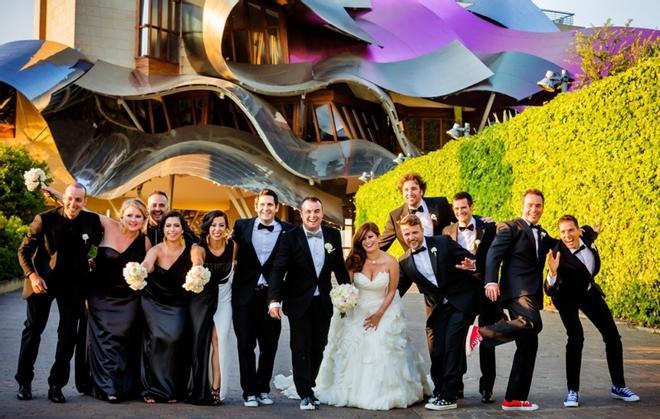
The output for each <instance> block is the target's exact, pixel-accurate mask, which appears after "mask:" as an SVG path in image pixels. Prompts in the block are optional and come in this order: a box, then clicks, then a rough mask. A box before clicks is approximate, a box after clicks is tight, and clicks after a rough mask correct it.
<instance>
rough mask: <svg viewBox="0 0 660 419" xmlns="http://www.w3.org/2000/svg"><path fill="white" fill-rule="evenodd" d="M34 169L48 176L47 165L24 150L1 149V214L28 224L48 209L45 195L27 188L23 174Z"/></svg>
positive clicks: (13, 148)
mask: <svg viewBox="0 0 660 419" xmlns="http://www.w3.org/2000/svg"><path fill="white" fill-rule="evenodd" d="M34 167H39V168H41V169H43V170H44V171H45V172H46V174H48V167H47V165H46V163H45V162H37V161H35V160H33V159H32V158H31V157H30V155H29V154H28V153H27V152H26V151H25V150H24V149H22V148H18V147H0V212H3V213H5V214H7V215H15V216H17V217H19V218H20V219H21V220H23V223H26V224H27V223H30V222H31V221H32V219H33V218H34V216H35V215H37V214H38V213H39V212H41V211H43V210H44V208H45V207H46V203H45V200H44V197H43V194H41V193H39V192H38V191H34V192H30V191H28V190H27V188H26V187H25V180H24V179H23V173H25V172H26V171H28V170H30V169H32V168H34Z"/></svg>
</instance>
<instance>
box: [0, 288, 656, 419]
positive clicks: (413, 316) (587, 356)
mask: <svg viewBox="0 0 660 419" xmlns="http://www.w3.org/2000/svg"><path fill="white" fill-rule="evenodd" d="M403 301H404V304H405V308H406V313H407V318H408V326H409V328H410V333H411V335H412V337H413V340H414V344H415V346H416V347H417V348H418V350H420V351H422V353H424V355H425V357H426V359H427V363H428V354H427V353H426V349H425V347H426V343H425V338H424V332H423V325H424V314H423V300H422V297H421V296H420V295H419V294H409V295H406V297H405V298H404V300H403ZM0 313H2V318H3V320H2V322H1V323H0V361H1V362H0V417H12V418H14V417H68V418H72V417H104V418H105V417H117V416H121V417H141V416H149V417H175V416H176V417H212V416H225V417H239V416H242V417H245V418H253V417H255V418H256V417H264V418H278V417H294V416H296V417H297V416H299V415H300V416H302V415H304V416H307V417H310V418H312V417H332V418H346V417H351V418H353V417H392V418H403V417H405V418H417V417H437V416H443V417H460V418H472V417H475V418H476V417H489V416H501V415H504V414H505V413H504V412H502V411H501V410H500V408H499V405H498V404H493V405H482V404H481V403H480V402H479V400H480V399H479V394H478V392H477V388H478V374H479V366H478V356H476V354H475V355H473V356H472V357H470V359H469V367H468V374H467V375H466V376H465V389H466V391H465V395H466V398H465V399H464V400H461V401H459V409H457V410H454V411H449V412H444V413H438V412H430V411H427V410H425V409H424V406H423V403H418V404H417V405H415V406H413V407H411V408H409V409H397V410H393V411H389V412H370V411H363V410H358V409H349V408H334V407H329V406H323V407H322V408H321V409H320V410H318V411H316V412H300V410H298V403H297V402H296V401H293V400H288V399H285V398H283V397H282V396H280V395H279V394H277V393H275V392H274V393H272V396H273V398H274V400H275V405H273V406H269V407H259V408H256V409H249V408H245V407H243V405H242V399H241V391H240V387H239V384H238V365H237V363H238V361H237V357H236V352H235V344H234V343H232V345H231V347H232V350H233V353H232V358H233V359H234V360H235V362H236V365H235V366H234V367H233V368H232V373H231V375H230V376H229V377H227V379H228V380H230V383H231V390H230V392H229V394H228V397H227V399H226V400H225V404H224V405H223V406H220V407H200V406H191V405H186V404H183V403H179V404H176V405H167V404H158V405H152V406H148V405H146V404H145V403H143V402H141V401H132V402H126V403H122V404H119V405H111V404H108V403H105V402H102V401H98V400H95V399H93V398H91V397H86V396H80V395H78V394H77V393H76V391H75V389H74V388H73V386H72V385H71V384H69V385H68V386H67V387H66V388H65V389H64V394H65V396H66V397H67V400H68V401H67V403H66V404H63V405H56V404H53V403H51V402H49V401H48V399H47V398H46V391H47V384H46V378H47V375H48V371H49V369H50V364H51V362H52V359H53V356H54V345H55V336H56V324H57V309H56V306H55V304H54V305H53V310H52V312H51V319H50V322H49V324H48V327H47V329H46V332H45V333H44V336H43V339H42V342H41V351H40V354H39V358H38V359H37V364H36V377H35V380H34V382H33V395H34V400H32V401H29V402H23V401H19V400H17V399H16V396H15V391H16V389H17V386H16V383H15V382H14V379H13V376H14V374H15V372H16V371H15V368H16V361H17V353H18V349H19V344H20V335H21V330H22V327H23V321H24V320H25V303H24V302H23V300H22V299H21V297H20V294H19V293H17V292H14V293H10V294H5V295H0ZM543 322H544V330H543V332H542V333H541V336H540V345H539V356H538V358H537V362H536V374H535V376H534V381H533V384H532V392H531V395H530V398H531V399H532V400H533V401H534V402H536V403H538V404H539V405H540V406H541V409H540V410H539V411H537V412H535V413H534V417H548V418H550V417H552V418H557V417H580V418H610V417H611V418H615V417H616V418H622V417H625V418H632V417H653V416H655V417H660V335H654V334H651V333H649V332H645V331H639V330H636V329H632V328H629V327H627V326H626V325H625V324H619V332H620V333H621V335H622V337H623V345H624V356H625V372H626V380H627V383H628V385H629V386H630V387H631V388H632V389H634V390H635V391H636V392H637V393H638V394H639V395H640V397H641V399H642V400H641V402H639V403H624V402H622V401H618V400H613V399H611V398H610V396H609V386H610V379H609V374H608V371H607V364H606V361H605V349H604V345H603V343H602V340H601V338H600V335H599V334H598V332H597V331H596V329H595V328H594V327H593V326H592V325H591V324H590V323H588V322H587V323H585V324H584V329H585V335H586V338H585V346H584V354H583V365H582V391H581V399H582V406H581V407H580V408H578V409H565V408H564V407H563V405H562V398H563V396H564V391H565V379H564V345H565V342H566V338H565V335H564V331H563V326H562V324H561V321H560V320H559V316H558V315H557V314H556V313H553V312H543ZM288 341H289V329H288V324H287V323H286V321H285V322H284V324H283V328H282V336H281V339H280V348H279V353H278V355H277V360H276V364H275V373H276V374H277V373H284V374H288V373H289V371H290V368H291V362H290V351H289V345H288ZM513 350H514V345H513V344H507V345H503V346H500V347H498V349H497V359H498V365H497V372H498V378H497V381H496V383H495V396H496V397H497V399H498V400H501V399H502V397H503V394H504V390H505V386H506V382H507V377H508V372H509V368H510V366H511V360H512V355H513ZM382 367H383V368H387V365H383V366H382ZM509 415H510V416H518V417H524V416H530V415H529V414H527V413H511V414H509Z"/></svg>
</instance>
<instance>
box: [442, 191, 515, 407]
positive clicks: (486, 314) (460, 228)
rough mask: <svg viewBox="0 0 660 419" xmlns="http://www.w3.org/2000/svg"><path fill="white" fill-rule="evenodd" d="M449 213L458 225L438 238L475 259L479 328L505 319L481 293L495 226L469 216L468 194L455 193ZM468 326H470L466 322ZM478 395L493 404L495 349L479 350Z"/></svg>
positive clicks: (497, 304) (469, 201) (470, 200)
mask: <svg viewBox="0 0 660 419" xmlns="http://www.w3.org/2000/svg"><path fill="white" fill-rule="evenodd" d="M452 209H453V210H454V215H455V216H456V219H458V222H456V223H454V224H451V225H449V226H447V227H445V228H444V230H442V234H444V235H446V236H449V237H451V238H452V239H453V240H455V241H456V242H457V243H458V244H460V245H461V247H462V248H464V249H465V250H467V251H468V252H470V253H472V254H473V255H474V256H475V257H476V258H477V269H476V271H475V272H474V274H473V275H474V277H475V279H477V281H475V292H476V293H477V297H478V298H477V305H478V314H479V326H486V325H489V324H493V323H496V322H498V321H500V320H502V319H506V315H505V314H504V312H503V311H502V308H501V307H500V306H499V303H498V302H493V301H490V300H489V299H488V298H486V295H485V294H484V292H483V289H482V288H483V285H482V284H483V276H484V271H485V269H486V254H487V253H488V249H489V248H490V245H491V243H492V242H493V239H494V238H495V231H496V230H495V228H496V226H495V223H493V222H487V221H484V220H482V219H481V217H477V216H475V215H473V212H474V202H473V200H472V195H470V194H469V193H468V192H459V193H457V194H456V195H454V197H453V199H452ZM470 323H472V322H470ZM462 363H463V370H462V372H463V374H465V373H466V372H467V362H466V359H465V358H464V359H463V362H462ZM479 366H480V367H481V378H480V379H479V393H480V394H481V402H482V403H493V402H494V401H495V399H494V398H493V385H494V384H495V375H496V374H495V373H496V368H495V348H486V347H482V348H480V350H479Z"/></svg>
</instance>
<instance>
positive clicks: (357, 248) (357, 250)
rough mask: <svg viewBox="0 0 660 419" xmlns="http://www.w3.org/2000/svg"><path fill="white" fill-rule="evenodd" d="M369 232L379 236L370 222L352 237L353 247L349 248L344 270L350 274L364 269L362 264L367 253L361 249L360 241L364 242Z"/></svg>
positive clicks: (376, 227)
mask: <svg viewBox="0 0 660 419" xmlns="http://www.w3.org/2000/svg"><path fill="white" fill-rule="evenodd" d="M369 232H372V233H374V234H375V235H376V236H380V230H378V226H377V225H376V224H375V223H372V222H366V223H364V224H362V225H361V226H360V228H358V229H357V231H356V232H355V234H354V235H353V247H351V251H350V252H349V253H348V257H347V258H346V269H348V270H349V271H351V272H361V271H362V268H363V267H364V262H365V261H366V260H367V252H366V251H365V250H364V247H362V240H364V238H365V237H366V235H367V233H369Z"/></svg>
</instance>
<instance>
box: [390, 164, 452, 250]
mask: <svg viewBox="0 0 660 419" xmlns="http://www.w3.org/2000/svg"><path fill="white" fill-rule="evenodd" d="M397 188H398V189H399V192H401V194H402V196H403V200H404V204H403V205H401V206H400V207H398V208H396V209H394V210H393V211H392V212H390V215H389V217H388V218H387V223H386V224H385V229H384V230H383V234H381V236H380V248H381V249H382V250H385V251H387V249H389V248H390V246H391V245H392V243H394V240H395V239H396V240H398V241H399V244H401V247H403V250H408V245H407V244H406V241H405V240H404V238H403V234H402V233H401V227H400V226H399V224H398V223H399V220H401V219H402V218H403V217H405V216H406V215H408V214H414V215H416V216H417V217H418V218H419V219H420V221H421V222H422V227H423V228H424V235H425V236H427V237H430V236H439V235H441V234H442V229H443V228H444V227H445V226H448V225H449V224H450V223H452V222H454V221H456V218H454V214H453V212H452V210H451V205H449V202H448V201H447V198H445V197H438V198H424V193H425V192H426V182H424V179H422V177H421V176H420V175H419V174H418V173H407V174H405V175H403V176H402V177H401V179H399V183H398V185H397Z"/></svg>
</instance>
